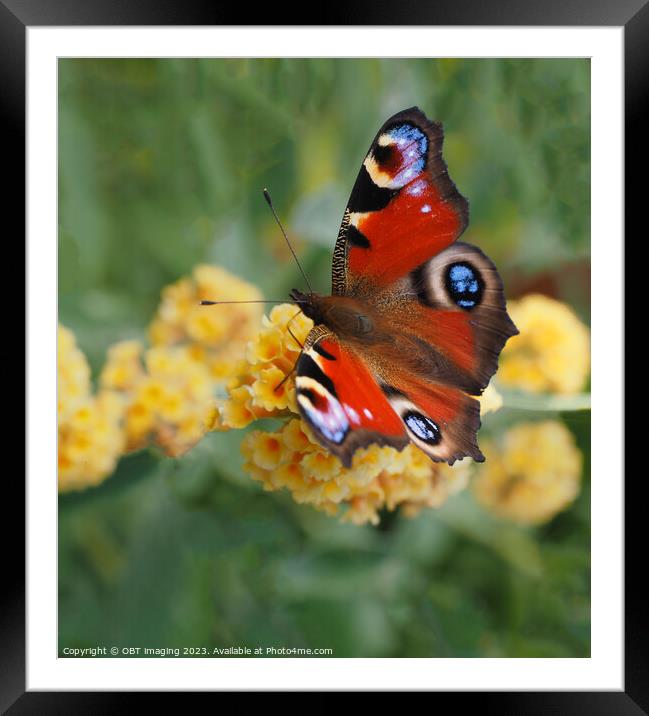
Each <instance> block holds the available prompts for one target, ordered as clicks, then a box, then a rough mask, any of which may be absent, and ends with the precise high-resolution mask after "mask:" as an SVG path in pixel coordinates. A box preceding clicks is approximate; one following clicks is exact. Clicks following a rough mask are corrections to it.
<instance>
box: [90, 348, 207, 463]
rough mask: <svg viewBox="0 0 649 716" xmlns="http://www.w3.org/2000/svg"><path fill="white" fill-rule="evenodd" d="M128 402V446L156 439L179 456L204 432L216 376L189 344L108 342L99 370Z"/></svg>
mask: <svg viewBox="0 0 649 716" xmlns="http://www.w3.org/2000/svg"><path fill="white" fill-rule="evenodd" d="M100 384H101V385H102V387H104V388H109V389H112V390H115V391H120V392H121V394H122V395H123V396H124V401H125V404H126V413H125V428H126V438H127V443H126V449H127V450H135V449H137V448H140V447H143V446H145V445H146V444H148V443H155V444H157V445H158V446H159V447H160V448H162V450H164V452H165V453H166V454H167V455H171V456H177V455H180V454H182V453H184V452H186V451H187V450H189V448H191V447H193V446H194V445H195V444H196V443H197V442H198V441H199V440H200V439H201V438H202V437H203V435H204V434H205V432H206V430H207V421H208V418H209V417H210V415H211V413H212V411H213V402H214V397H213V396H214V381H213V378H212V376H211V374H210V370H209V368H208V366H207V365H205V363H203V362H201V361H200V360H196V358H195V357H194V355H193V352H192V347H191V346H173V347H165V346H163V347H156V348H150V349H149V350H147V351H146V352H145V351H144V348H143V346H142V344H140V343H139V342H137V341H123V342H122V343H117V344H116V345H114V346H112V348H111V349H110V350H109V352H108V359H107V361H106V364H105V366H104V368H103V370H102V373H101V376H100Z"/></svg>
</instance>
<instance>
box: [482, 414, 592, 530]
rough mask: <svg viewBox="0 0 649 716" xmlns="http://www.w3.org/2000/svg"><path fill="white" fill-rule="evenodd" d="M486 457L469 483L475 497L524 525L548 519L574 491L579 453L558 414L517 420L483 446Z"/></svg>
mask: <svg viewBox="0 0 649 716" xmlns="http://www.w3.org/2000/svg"><path fill="white" fill-rule="evenodd" d="M483 452H484V454H485V457H486V462H485V463H484V465H481V466H480V467H479V468H478V469H477V470H476V472H477V476H476V478H475V481H474V483H473V490H474V493H475V495H476V497H477V499H478V501H479V502H480V503H482V504H483V505H484V506H485V507H487V508H488V509H489V510H491V511H492V512H494V513H495V514H496V515H498V516H500V517H505V518H508V519H510V520H513V521H514V522H518V523H520V524H526V525H536V524H541V523H543V522H547V521H548V520H550V519H552V518H553V517H554V516H555V515H556V514H557V513H559V512H560V511H561V510H563V509H565V508H566V507H567V506H568V505H569V504H571V503H572V502H573V501H574V499H575V498H576V497H577V495H578V494H579V489H580V481H581V471H582V462H583V458H582V454H581V452H580V451H579V449H578V448H577V446H576V444H575V440H574V438H573V436H572V433H571V432H570V431H569V430H568V428H566V427H565V425H564V424H563V423H561V422H559V421H557V420H547V421H544V422H540V423H519V424H518V425H515V426H514V427H513V428H510V429H509V430H508V431H507V432H506V433H505V434H504V436H503V437H502V439H501V440H500V441H499V442H498V443H497V444H495V443H493V442H489V443H485V445H484V446H483Z"/></svg>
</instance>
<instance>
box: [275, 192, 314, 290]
mask: <svg viewBox="0 0 649 716" xmlns="http://www.w3.org/2000/svg"><path fill="white" fill-rule="evenodd" d="M264 199H266V203H267V204H268V206H270V210H271V211H272V212H273V216H274V217H275V221H276V222H277V226H279V228H280V231H281V232H282V234H283V235H284V238H285V239H286V243H287V244H288V247H289V249H290V250H291V253H292V254H293V258H294V259H295V263H296V264H297V265H298V268H299V269H300V272H301V273H302V276H303V277H304V280H305V281H306V285H307V286H308V288H309V292H310V293H313V289H312V288H311V284H310V283H309V279H308V278H307V277H306V274H305V273H304V269H303V268H302V264H301V263H300V262H299V261H298V258H297V256H296V254H295V251H293V247H292V246H291V242H290V241H289V240H288V236H287V235H286V232H285V231H284V227H283V226H282V222H281V221H280V220H279V217H278V216H277V214H276V213H275V207H274V206H273V200H272V199H271V198H270V194H269V193H268V189H264Z"/></svg>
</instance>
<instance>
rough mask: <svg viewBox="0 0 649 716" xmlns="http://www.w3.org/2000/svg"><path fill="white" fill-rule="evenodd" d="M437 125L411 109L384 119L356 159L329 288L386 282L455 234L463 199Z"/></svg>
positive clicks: (464, 210)
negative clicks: (361, 158) (359, 163)
mask: <svg viewBox="0 0 649 716" xmlns="http://www.w3.org/2000/svg"><path fill="white" fill-rule="evenodd" d="M443 138H444V133H443V130H442V125H441V124H439V123H438V122H431V121H430V120H429V119H427V117H426V115H424V113H423V112H421V111H420V110H419V109H417V108H416V107H412V108H411V109H407V110H404V111H402V112H399V113H398V114H395V115H394V116H393V117H391V118H390V119H388V121H387V122H385V124H384V125H383V126H382V127H381V129H380V130H379V132H378V134H377V135H376V137H375V139H374V141H373V142H372V145H371V147H370V150H369V152H368V154H367V156H366V157H365V160H364V161H363V164H362V166H361V170H360V172H359V175H358V178H357V179H356V183H355V184H354V188H353V189H352V193H351V196H350V198H349V203H348V205H347V208H346V210H345V215H344V217H343V221H342V225H341V228H340V232H339V235H338V240H337V242H336V247H335V250H334V260H333V269H332V277H333V293H334V294H339V295H343V294H345V295H350V294H352V293H354V291H355V289H356V286H357V285H358V284H360V285H361V286H362V285H363V284H364V283H366V282H367V281H370V282H372V283H374V284H376V285H380V286H387V285H389V284H390V283H392V282H393V281H394V280H395V279H397V278H398V277H400V276H404V275H406V274H407V273H408V272H409V271H410V270H413V269H415V268H416V267H417V266H419V265H420V264H422V263H423V262H424V261H426V260H427V259H428V258H430V257H431V256H433V255H434V254H436V253H439V252H440V251H441V250H442V249H444V248H445V247H446V246H448V245H449V244H451V243H452V242H453V241H455V239H457V238H458V237H459V236H460V234H461V233H462V232H463V231H464V229H465V228H466V225H467V223H468V203H467V201H466V199H465V198H464V197H463V196H462V195H461V194H460V193H459V192H458V190H457V189H456V187H455V184H453V182H452V181H451V179H450V177H449V175H448V171H447V167H446V163H445V162H444V160H443V158H442V142H443Z"/></svg>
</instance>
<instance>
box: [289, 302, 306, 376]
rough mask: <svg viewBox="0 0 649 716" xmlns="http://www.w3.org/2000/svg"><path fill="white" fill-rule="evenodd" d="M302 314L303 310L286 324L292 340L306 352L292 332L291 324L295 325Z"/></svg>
mask: <svg viewBox="0 0 649 716" xmlns="http://www.w3.org/2000/svg"><path fill="white" fill-rule="evenodd" d="M300 313H302V310H301V309H300V310H299V311H298V312H297V313H296V314H295V315H294V316H293V318H290V319H289V321H288V323H287V324H286V330H287V331H288V332H289V333H290V334H291V338H292V339H293V340H294V341H295V342H296V343H297V344H298V346H300V348H301V349H302V350H304V344H303V343H302V342H301V341H300V340H299V339H298V338H297V336H296V335H295V333H293V331H292V330H291V323H293V321H294V320H295V319H296V318H297V317H298V316H299V315H300ZM294 370H295V369H294ZM289 375H290V374H289Z"/></svg>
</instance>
